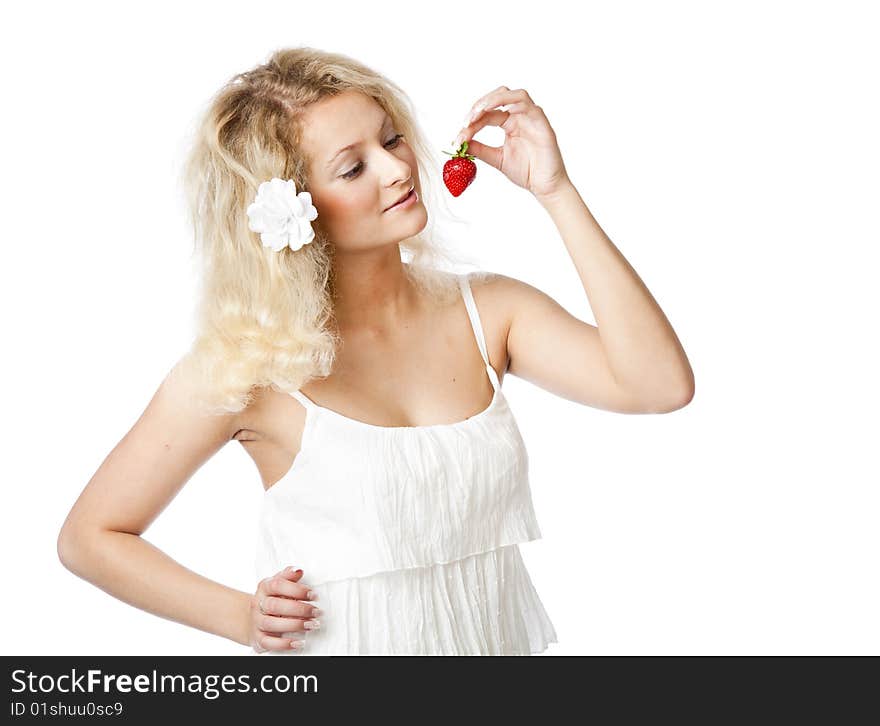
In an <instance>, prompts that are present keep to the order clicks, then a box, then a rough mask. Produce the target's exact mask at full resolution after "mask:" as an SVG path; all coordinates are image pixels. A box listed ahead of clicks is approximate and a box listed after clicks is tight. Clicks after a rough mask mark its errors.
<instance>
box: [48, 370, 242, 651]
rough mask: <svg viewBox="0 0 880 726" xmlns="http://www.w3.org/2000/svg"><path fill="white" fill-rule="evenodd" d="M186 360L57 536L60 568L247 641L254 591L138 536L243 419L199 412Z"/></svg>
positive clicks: (151, 608)
mask: <svg viewBox="0 0 880 726" xmlns="http://www.w3.org/2000/svg"><path fill="white" fill-rule="evenodd" d="M180 365H181V364H180V363H178V365H177V366H175V367H174V368H173V369H172V370H171V371H170V372H169V374H168V375H167V376H166V377H165V379H164V380H163V381H162V383H161V385H160V386H159V388H158V390H157V391H156V393H155V395H154V396H153V398H152V399H151V400H150V402H149V404H148V406H147V408H146V410H145V411H144V412H143V414H142V415H141V417H140V418H139V419H138V420H137V422H135V424H134V426H133V427H132V428H131V430H130V431H129V432H128V433H127V434H126V435H125V436H124V437H123V439H122V440H121V441H120V442H119V443H118V444H117V445H116V447H115V448H114V449H113V450H112V451H111V452H110V454H109V455H108V456H107V458H106V459H105V460H104V462H103V463H102V464H101V466H100V467H99V468H98V470H97V471H96V472H95V474H94V476H93V477H92V478H91V480H90V481H89V483H88V484H87V485H86V487H85V489H84V490H83V492H82V493H81V494H80V496H79V498H78V499H77V501H76V503H75V504H74V506H73V508H72V509H71V511H70V513H69V514H68V515H67V519H66V520H65V522H64V525H63V526H62V528H61V531H60V533H59V536H58V556H59V558H60V559H61V562H62V563H63V564H64V566H65V567H66V568H67V569H68V570H70V571H71V572H73V573H74V574H76V575H77V576H79V577H82V578H83V579H85V580H87V581H89V582H91V583H92V584H94V585H96V586H97V587H99V588H101V589H102V590H104V591H106V592H107V593H109V594H110V595H113V596H114V597H116V598H119V599H120V600H123V601H124V602H127V603H129V604H130V605H134V606H135V607H138V608H140V609H142V610H146V611H148V612H150V613H153V614H154V615H158V616H160V617H163V618H167V619H169V620H173V621H175V622H178V623H182V624H184V625H189V626H192V627H194V628H198V629H199V630H203V631H206V632H209V633H213V634H215V635H221V636H223V637H225V638H229V639H230V640H233V641H235V642H237V643H241V644H242V645H248V644H249V637H248V626H249V620H248V617H249V608H250V606H251V600H252V597H253V595H252V594H251V593H245V592H241V591H239V590H235V589H233V588H230V587H226V586H224V585H221V584H220V583H217V582H214V581H213V580H209V579H207V578H205V577H202V576H201V575H199V574H197V573H195V572H193V571H192V570H189V569H187V568H186V567H184V566H183V565H180V564H179V563H177V562H175V561H174V560H173V559H172V558H171V557H169V556H168V555H166V554H165V553H164V552H162V551H161V550H159V549H158V548H157V547H155V546H154V545H152V544H151V543H150V542H148V541H146V540H145V539H144V538H143V537H142V536H141V534H142V533H143V532H144V531H145V530H146V529H147V527H148V526H149V525H150V523H151V522H152V521H153V520H154V519H155V518H156V517H157V516H158V515H159V514H160V513H161V512H162V510H163V509H164V508H165V507H166V506H167V505H168V504H169V503H170V502H171V500H172V499H173V498H174V497H175V496H176V495H177V493H178V492H179V491H180V490H181V489H182V487H183V485H184V484H185V483H186V482H187V481H188V480H189V479H190V477H191V476H192V475H193V474H194V473H195V472H196V471H197V470H198V469H199V467H201V466H202V464H204V463H205V461H207V460H208V459H209V458H210V457H211V456H213V455H214V454H215V453H216V452H217V451H219V450H220V449H221V448H222V447H223V446H224V444H226V442H228V441H229V440H231V439H232V437H233V436H234V435H235V433H236V431H237V430H238V428H237V425H236V422H237V420H238V417H237V416H236V415H233V414H223V415H217V416H208V415H203V414H200V413H199V412H197V411H196V410H195V408H194V406H193V405H192V404H191V403H190V402H189V397H188V396H189V394H188V391H187V389H186V385H185V383H184V380H183V378H182V377H181V376H178V375H176V373H177V371H178V370H179V367H180Z"/></svg>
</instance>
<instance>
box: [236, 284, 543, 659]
mask: <svg viewBox="0 0 880 726" xmlns="http://www.w3.org/2000/svg"><path fill="white" fill-rule="evenodd" d="M459 285H460V288H461V292H462V297H463V298H464V302H465V306H466V308H467V312H468V317H469V318H470V321H471V326H472V328H473V331H474V335H475V337H476V340H477V345H478V346H479V349H480V354H481V355H482V358H483V361H484V363H485V365H486V372H487V374H488V376H489V379H490V380H491V382H492V386H493V388H494V389H495V394H494V397H493V399H492V402H491V403H490V404H489V406H488V407H487V408H485V409H484V410H483V411H481V412H480V413H478V414H476V415H474V416H471V417H470V418H468V419H465V420H464V421H459V422H456V423H451V424H437V425H433V426H399V427H391V426H376V425H373V424H369V423H365V422H363V421H358V420H356V419H352V418H349V417H347V416H343V415H342V414H340V413H337V412H336V411H333V410H331V409H328V408H324V407H323V406H319V405H318V404H316V403H315V402H313V401H312V400H311V399H309V398H308V397H307V396H305V395H304V394H303V393H302V392H300V391H296V392H295V393H293V394H291V395H293V396H294V397H295V398H296V399H297V400H298V401H300V402H301V403H302V404H303V406H305V408H306V420H305V429H304V432H303V437H302V446H301V450H300V452H299V453H298V454H297V456H296V459H295V460H294V463H293V466H292V467H291V469H290V471H288V473H287V474H285V475H284V477H282V479H281V480H279V481H278V482H277V483H276V484H274V485H273V486H272V487H270V488H269V490H268V491H266V492H265V494H264V495H263V497H264V498H263V502H262V507H261V511H260V517H259V526H258V533H257V549H256V559H255V565H256V573H257V580H260V579H262V578H264V577H268V576H270V575H273V574H275V573H277V572H278V571H280V570H282V569H283V568H284V567H287V566H288V565H293V566H294V567H297V568H302V569H303V571H304V573H303V576H302V579H301V582H303V583H304V584H307V585H309V586H310V587H311V588H312V589H314V590H315V591H316V592H317V594H318V600H317V601H316V602H315V603H314V604H315V605H317V606H318V607H320V608H321V610H322V611H323V614H322V615H321V616H320V617H319V618H318V619H319V620H320V622H321V627H320V628H319V629H317V630H313V631H305V632H304V633H303V632H297V633H295V636H296V637H299V638H302V639H303V640H304V647H303V648H302V650H295V649H289V650H281V651H276V650H270V651H264V652H260V653H257V652H256V651H254V650H253V649H250V653H249V654H250V655H255V654H259V655H300V654H302V655H318V654H322V655H356V654H361V655H366V654H372V655H397V654H400V655H528V654H530V653H536V652H541V651H543V650H545V649H546V648H547V646H548V645H549V644H550V643H555V642H557V640H556V632H555V630H554V628H553V624H552V623H551V621H550V618H549V617H548V615H547V613H546V611H545V609H544V606H543V605H542V603H541V600H540V599H539V597H538V594H537V592H536V591H535V588H534V586H533V585H532V582H531V580H530V578H529V575H528V572H527V571H526V567H525V565H524V563H523V560H522V557H521V555H520V551H519V547H518V546H517V543H520V542H528V541H531V540H535V539H539V538H540V537H541V532H540V529H539V528H538V523H537V520H536V518H535V513H534V510H533V507H532V499H531V492H530V489H529V479H528V456H527V454H526V449H525V445H524V442H523V439H522V436H521V435H520V431H519V428H518V427H517V425H516V421H515V420H514V417H513V414H512V412H511V410H510V408H509V407H508V404H507V401H506V400H505V397H504V394H503V393H502V391H501V386H500V383H499V381H498V376H497V375H496V373H495V369H494V368H493V367H492V366H491V364H490V363H489V358H488V354H487V352H486V342H485V338H484V335H483V329H482V324H481V322H480V318H479V314H478V312H477V307H476V304H475V302H474V298H473V295H472V293H471V289H470V284H469V281H468V279H467V276H466V275H460V276H459Z"/></svg>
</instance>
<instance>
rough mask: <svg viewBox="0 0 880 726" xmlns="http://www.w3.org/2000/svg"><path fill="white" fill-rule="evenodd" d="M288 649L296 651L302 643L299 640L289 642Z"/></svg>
mask: <svg viewBox="0 0 880 726" xmlns="http://www.w3.org/2000/svg"><path fill="white" fill-rule="evenodd" d="M290 647H291V648H293V649H294V650H297V649H299V648H302V647H303V642H302V641H301V640H291V641H290Z"/></svg>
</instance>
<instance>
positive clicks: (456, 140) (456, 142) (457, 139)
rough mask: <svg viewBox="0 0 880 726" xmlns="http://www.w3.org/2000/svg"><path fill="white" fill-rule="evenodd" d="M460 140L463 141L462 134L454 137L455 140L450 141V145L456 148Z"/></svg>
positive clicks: (459, 144)
mask: <svg viewBox="0 0 880 726" xmlns="http://www.w3.org/2000/svg"><path fill="white" fill-rule="evenodd" d="M462 141H464V136H462V135H461V134H459V135H458V136H456V137H455V141H453V142H452V145H453V146H454V147H455V148H456V149H457V148H458V147H459V146H461V142H462Z"/></svg>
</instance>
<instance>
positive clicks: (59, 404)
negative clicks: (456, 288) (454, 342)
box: [0, 1, 880, 655]
mask: <svg viewBox="0 0 880 726" xmlns="http://www.w3.org/2000/svg"><path fill="white" fill-rule="evenodd" d="M19 6H20V4H19ZM134 7H135V6H133V5H131V4H128V3H126V4H123V5H119V4H110V3H107V4H96V3H75V4H66V3H65V4H62V3H41V4H39V5H37V6H28V9H26V10H21V9H16V10H15V11H14V15H13V14H11V13H10V10H9V9H5V10H4V11H3V14H4V18H3V22H2V23H0V25H2V26H3V30H2V31H0V32H2V43H0V53H2V59H3V68H4V71H5V72H4V79H3V86H4V88H3V107H4V110H3V114H2V121H0V123H2V133H3V141H4V149H3V151H4V164H3V167H4V169H3V174H2V175H0V184H2V186H3V195H2V197H3V200H4V214H3V224H4V229H5V234H4V235H3V264H2V266H0V270H2V273H0V274H2V287H0V290H2V292H0V294H2V297H3V299H2V316H3V320H2V323H3V335H4V345H3V348H4V355H3V359H2V360H3V362H2V365H3V380H4V381H5V384H6V385H5V391H4V396H3V399H4V401H3V412H4V415H3V417H2V427H3V430H2V441H3V450H4V457H3V461H4V463H5V475H4V476H3V486H2V489H0V491H2V497H3V499H2V508H0V511H2V537H3V541H2V557H3V563H2V564H3V575H4V585H5V587H4V597H3V598H2V618H0V622H2V627H3V629H4V632H3V635H2V643H3V651H4V653H6V654H18V655H23V654H40V655H42V654H78V655H92V654H95V655H97V654H236V653H242V654H243V653H244V652H246V649H244V648H243V647H242V646H240V645H239V644H237V643H234V642H232V641H227V640H224V639H222V638H218V637H216V636H213V635H209V634H207V633H202V632H200V631H198V630H195V629H192V628H189V627H187V626H183V625H180V624H177V623H175V622H172V621H169V620H164V619H161V618H157V617H155V616H153V615H149V614H147V613H144V612H141V611H139V610H137V609H135V608H133V607H131V606H129V605H126V604H125V603H122V602H120V601H118V600H115V599H113V598H112V597H110V596H109V595H107V594H106V593H104V592H103V591H101V590H99V589H97V588H95V587H94V586H92V585H90V584H88V583H87V582H85V581H83V580H80V579H78V578H77V577H75V576H74V575H72V574H71V573H69V572H68V571H67V570H66V569H64V567H63V566H62V565H61V564H60V562H59V560H58V558H57V555H56V549H55V546H56V537H57V534H58V530H59V527H60V525H61V523H62V521H63V520H64V517H65V516H66V514H67V512H68V510H69V508H70V506H71V505H72V504H73V502H74V500H75V499H76V497H77V496H78V494H79V492H80V491H81V489H82V488H83V486H85V484H86V483H87V481H88V480H89V478H90V477H91V476H92V474H93V473H94V472H95V470H96V469H97V467H98V466H99V464H100V463H101V461H102V460H103V458H104V457H105V456H106V455H107V453H109V451H110V450H111V449H112V447H113V446H115V444H116V443H117V442H118V441H119V439H120V438H121V437H122V436H123V435H124V434H125V433H126V431H127V430H128V429H129V428H130V426H131V425H132V424H133V423H134V421H135V420H136V419H137V417H138V416H139V415H140V414H141V412H142V411H143V408H144V407H145V406H146V404H147V402H148V401H149V399H150V397H151V396H152V394H153V392H154V391H155V389H156V387H157V386H158V384H159V382H160V381H161V379H162V377H163V376H164V374H165V373H166V371H167V370H168V368H169V367H170V366H171V365H172V364H173V363H174V361H175V360H177V359H178V358H179V356H180V355H181V354H182V352H183V351H184V349H185V346H186V344H187V341H188V340H189V335H190V328H189V325H190V311H191V306H192V304H193V296H194V277H193V272H192V270H191V264H190V249H191V241H190V239H189V237H188V229H187V227H186V225H185V219H184V216H183V210H184V208H183V202H182V198H181V194H180V189H179V186H178V183H177V177H178V173H179V164H180V160H181V158H182V154H183V151H184V148H185V140H186V134H187V133H188V130H189V126H190V123H191V121H192V119H193V118H194V116H195V114H196V112H197V110H198V109H199V108H201V106H202V104H203V103H204V102H205V101H206V99H207V98H208V97H209V96H210V95H211V94H212V93H214V92H215V90H216V89H217V88H219V86H220V85H221V84H222V83H223V82H224V81H225V80H226V79H227V78H229V77H230V76H231V75H233V74H234V73H236V72H238V71H241V70H244V69H246V68H250V67H251V66H253V65H255V64H257V63H260V62H263V61H264V60H265V59H266V58H267V57H268V55H269V53H270V52H271V51H272V50H273V49H275V48H277V47H282V46H286V45H291V46H292V45H313V46H315V47H319V48H323V49H326V50H335V51H340V52H343V53H345V54H348V55H351V56H354V57H356V58H358V59H360V60H362V61H363V62H365V63H367V64H368V65H370V66H372V67H374V68H375V69H377V70H379V71H380V72H382V73H384V74H386V75H387V76H388V77H389V78H391V79H392V80H394V81H395V82H397V83H399V84H400V85H401V86H402V87H403V88H404V89H405V90H406V91H407V93H408V94H409V95H410V97H411V98H412V100H413V102H414V103H415V106H416V109H417V112H418V115H419V121H420V123H421V124H422V125H423V127H424V129H425V130H426V131H427V132H428V134H429V136H430V139H432V140H433V143H434V145H435V147H436V149H437V153H438V155H439V154H440V151H439V150H440V149H447V150H448V149H449V144H450V142H451V140H452V139H453V138H454V135H455V133H456V132H457V131H458V130H459V129H460V126H461V119H462V117H463V115H464V114H465V112H466V111H468V109H469V108H470V106H471V105H472V104H473V102H474V101H475V100H476V99H477V98H479V97H480V96H482V95H483V94H485V93H487V92H489V91H491V90H492V89H494V88H496V87H497V86H500V85H506V86H509V87H510V88H512V89H516V88H525V89H526V90H527V91H528V92H529V93H530V94H531V96H532V98H533V99H534V101H535V102H536V103H538V104H539V105H541V106H542V107H543V109H544V111H545V113H546V115H547V117H548V119H549V120H550V122H551V124H552V126H553V128H554V129H555V131H556V133H557V138H558V140H559V144H560V148H561V150H562V153H563V158H564V160H565V163H566V167H567V169H568V172H569V175H570V177H571V179H572V181H573V182H574V184H575V186H576V187H577V188H578V190H579V192H580V193H581V195H582V197H583V198H584V200H585V201H586V203H587V205H588V206H589V208H590V209H591V211H592V212H593V214H594V215H595V216H596V218H597V220H598V221H599V223H600V224H601V225H602V227H603V228H604V229H605V231H606V232H607V233H608V235H609V236H610V238H611V239H612V240H613V241H614V243H615V244H616V245H617V247H618V248H619V249H620V250H621V251H622V253H623V254H624V255H625V256H626V258H627V259H628V260H629V261H630V262H631V263H632V265H633V266H634V267H635V269H636V270H637V271H638V273H639V275H640V276H641V277H642V279H643V280H644V281H645V283H646V284H647V286H648V288H649V289H650V290H651V292H652V293H653V295H654V296H655V298H656V299H657V300H658V302H659V304H660V305H661V307H662V308H663V310H664V311H665V313H666V314H667V316H668V317H669V319H670V321H671V322H672V324H673V326H674V328H675V330H676V332H677V333H678V335H679V337H680V339H681V340H682V342H683V345H684V346H685V349H686V351H687V354H688V356H689V358H690V361H691V363H692V365H693V368H694V371H695V375H696V381H697V393H696V397H695V398H694V400H693V401H692V403H691V404H690V405H689V406H687V407H686V408H684V409H682V410H679V411H677V412H674V413H672V414H668V415H621V414H614V413H609V412H604V411H600V410H596V409H591V408H589V407H585V406H581V405H578V404H576V403H574V402H571V401H568V400H565V399H561V398H559V397H556V396H554V395H552V394H550V393H548V392H546V391H543V390H542V389H540V388H537V387H536V386H534V385H532V384H530V383H528V382H526V381H523V380H522V379H516V378H514V377H513V376H508V377H507V378H506V379H505V393H506V394H507V396H508V398H509V400H510V402H511V405H512V407H513V409H514V413H515V414H516V416H517V419H518V421H519V424H520V428H521V430H522V432H523V436H524V438H525V441H526V444H527V446H528V450H529V458H530V464H531V481H532V492H533V497H534V502H535V507H536V511H537V514H538V518H539V522H540V525H541V529H542V533H543V538H542V539H541V540H537V541H535V542H533V543H529V544H525V545H523V546H522V552H523V556H524V558H525V559H526V563H527V565H528V568H529V572H530V573H531V576H532V579H533V581H534V583H535V586H536V588H537V590H538V592H539V594H540V595H541V598H542V600H543V602H544V604H545V606H546V608H547V610H548V612H549V614H550V616H551V619H552V620H553V622H554V625H555V626H556V629H557V632H558V636H559V643H558V644H555V645H551V646H550V649H549V650H548V651H547V653H546V654H547V655H575V654H584V655H612V654H613V655H619V654H626V655H630V654H654V655H659V654H832V653H834V654H868V653H873V654H877V653H878V652H880V647H878V646H880V630H878V624H877V623H878V619H877V613H878V611H880V585H878V534H877V529H878V528H877V522H878V503H880V496H878V491H877V489H878V483H880V477H878V467H877V459H876V445H877V438H878V436H877V434H878V426H877V418H876V417H877V404H878V398H880V397H878V385H877V375H878V370H880V365H878V345H877V330H878V324H877V313H878V310H880V306H878V299H877V297H878V296H877V288H876V282H877V275H878V262H880V256H878V252H877V244H878V241H880V235H878V227H880V225H878V205H877V201H878V198H880V197H878V180H880V176H878V171H877V170H878V168H880V153H878V133H877V129H878V128H880V113H878V94H877V88H878V74H877V69H878V68H880V58H878V55H880V52H878V44H877V42H876V40H877V37H878V30H880V28H878V23H877V22H876V21H875V20H874V19H873V18H872V17H871V16H870V14H869V12H868V11H869V8H870V7H871V4H870V3H852V2H849V3H847V2H835V3H833V4H832V3H830V2H828V3H805V2H798V3H795V2H791V3H782V2H766V1H765V2H760V3H755V2H739V3H723V4H721V3H701V2H690V3H683V2H672V3H647V2H643V3H632V2H615V3H603V4H598V3H596V4H593V3H580V4H577V5H573V4H571V3H569V2H546V1H545V2H541V3H537V4H536V3H473V2H467V3H458V2H449V1H444V2H442V3H430V2H421V3H418V4H416V3H402V2H395V3H366V4H355V3H339V2H335V3H327V4H324V3H308V4H303V3H290V2H278V3H268V2H253V1H252V2H249V3H247V4H246V5H245V4H242V3H240V2H236V3H224V2H211V3H207V2H204V3H192V2H188V3H176V4H174V5H173V6H170V8H169V9H165V6H162V5H155V4H144V5H142V6H141V7H140V9H133V8H134ZM171 8H173V9H171ZM477 138H478V139H479V140H482V141H485V142H487V143H490V144H493V145H495V144H500V143H501V142H502V141H503V131H502V130H501V129H498V128H489V129H485V130H483V131H481V132H480V133H479V134H478V135H477ZM444 158H445V157H444ZM437 173H438V174H439V169H438V170H437ZM450 199H451V202H450V205H451V207H452V208H453V209H454V210H455V211H456V212H457V213H458V214H459V215H460V216H462V217H464V218H465V219H467V220H468V225H467V226H465V227H462V228H460V229H457V230H456V233H455V234H456V239H457V241H458V242H459V243H460V244H461V247H462V249H464V250H466V251H467V252H469V253H471V254H473V255H475V256H476V258H477V259H478V260H479V263H480V265H481V266H483V267H484V268H486V269H490V270H494V271H497V272H501V273H504V274H507V275H510V276H513V277H517V278H519V279H522V280H525V281H527V282H529V283H531V284H532V285H534V286H536V287H538V288H539V289H541V290H543V291H545V292H547V293H548V294H549V295H551V296H552V297H554V298H555V299H556V300H557V301H559V302H560V303H561V304H562V305H563V306H565V307H566V308H567V309H568V310H569V311H571V312H572V313H573V314H575V315H577V316H578V317H580V318H582V319H584V320H587V321H589V322H595V319H594V318H593V316H592V313H591V309H590V305H589V303H588V298H587V295H586V294H585V291H584V290H583V288H582V286H581V283H580V281H579V279H578V277H577V274H576V272H575V268H574V266H573V264H572V262H571V260H570V258H569V256H568V253H567V252H566V249H565V247H564V245H563V243H562V240H561V239H560V238H559V236H558V233H557V231H556V229H555V226H554V225H553V223H552V220H551V219H550V217H549V215H547V214H546V213H545V211H544V210H543V209H542V208H541V207H540V205H539V204H538V203H537V202H536V201H535V200H534V199H533V198H532V197H531V195H529V194H528V192H526V191H524V190H522V189H520V188H518V187H516V186H514V185H513V184H512V183H511V182H509V181H508V180H507V179H506V178H505V177H503V175H501V174H500V172H497V171H496V170H494V169H492V168H491V167H489V166H487V165H485V164H483V165H481V166H480V169H479V173H478V177H477V180H476V183H475V184H474V185H473V186H472V187H471V188H470V189H469V190H468V191H467V192H466V193H465V194H464V195H462V196H461V197H459V198H457V199H454V200H453V199H452V198H450ZM429 213H430V210H429ZM261 496H262V488H261V483H260V479H259V476H258V473H257V471H256V468H255V467H254V465H253V463H252V461H251V460H250V458H249V457H248V456H247V454H246V453H245V451H244V449H243V448H242V447H241V446H240V445H239V444H237V443H234V442H233V443H232V444H230V445H228V446H226V447H225V448H224V449H223V450H221V451H220V453H219V454H218V455H217V456H216V457H214V458H213V459H211V461H209V462H208V463H207V464H206V465H205V466H204V467H203V468H202V469H200V470H199V472H198V473H197V474H196V475H195V476H194V477H193V478H192V479H191V480H190V482H189V483H188V485H187V486H186V487H185V488H184V490H183V491H182V492H181V494H180V495H179V496H178V497H177V499H175V501H174V502H173V504H172V505H171V506H170V507H169V508H168V509H167V510H166V511H165V512H164V513H163V514H162V515H161V516H160V518H159V519H158V521H157V522H156V523H155V524H154V525H153V526H152V527H151V528H150V529H149V530H148V531H147V532H146V533H145V537H146V538H147V539H148V540H149V541H151V542H152V543H153V544H155V545H157V546H158V547H160V548H162V549H164V550H165V551H166V552H167V553H169V554H170V555H171V556H173V557H174V558H175V559H176V560H178V561H179V562H180V563H182V564H184V565H186V566H187V567H189V568H191V569H193V570H195V571H197V572H199V573H201V574H203V575H206V576H208V577H211V578H213V579H216V580H218V581H220V582H223V583H225V584H227V585H230V586H232V587H236V588H238V589H241V590H245V591H253V589H254V588H255V587H256V582H255V581H254V578H253V574H252V564H253V538H254V533H255V525H256V514H257V509H258V507H259V504H260V499H261ZM327 617H330V614H328V615H327Z"/></svg>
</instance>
